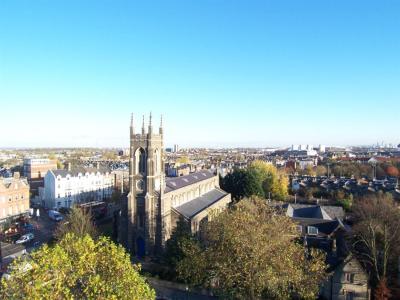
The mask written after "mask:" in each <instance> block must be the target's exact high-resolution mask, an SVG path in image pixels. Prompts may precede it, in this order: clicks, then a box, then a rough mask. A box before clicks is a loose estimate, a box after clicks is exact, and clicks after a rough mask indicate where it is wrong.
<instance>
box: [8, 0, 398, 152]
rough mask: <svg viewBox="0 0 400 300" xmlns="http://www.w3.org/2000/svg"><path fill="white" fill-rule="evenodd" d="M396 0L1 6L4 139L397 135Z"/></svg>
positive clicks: (326, 139) (365, 139)
mask: <svg viewBox="0 0 400 300" xmlns="http://www.w3.org/2000/svg"><path fill="white" fill-rule="evenodd" d="M399 14H400V2H399V1H395V0H393V1H389V0H388V1H369V0H363V1H361V0H360V1H358V0H354V1H349V0H336V1H320V0H309V1H297V0H292V1H289V0H287V1H285V0H283V1H268V0H263V1H239V0H238V1H228V0H226V1H224V0H203V1H187V0H181V1H178V0H171V1H118V0H116V1H109V0H107V1H101V0H96V1H90V0H87V1H78V0H72V1H61V0H60V1H42V0H38V1H22V0H21V1H18V0H4V1H2V3H1V6H0V111H1V123H2V124H1V126H0V148H5V147H127V146H128V145H129V124H130V113H131V112H133V113H134V117H135V124H136V128H137V130H138V131H139V130H140V125H141V119H142V114H146V120H147V118H148V114H149V112H150V111H152V113H153V124H154V127H155V128H158V125H159V118H160V115H161V114H163V119H164V125H165V126H164V132H165V144H166V146H172V145H173V144H178V145H180V146H181V147H247V146H248V147H273V146H290V145H291V144H313V145H318V144H324V145H338V146H346V145H371V144H376V142H382V141H384V142H386V143H388V144H389V143H392V144H395V145H397V144H399V143H400V135H399V128H400V117H399V116H400V55H399V53H400V18H399V17H398V16H399Z"/></svg>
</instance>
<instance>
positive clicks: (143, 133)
mask: <svg viewBox="0 0 400 300" xmlns="http://www.w3.org/2000/svg"><path fill="white" fill-rule="evenodd" d="M145 133H146V132H145V130H144V115H143V122H142V135H145Z"/></svg>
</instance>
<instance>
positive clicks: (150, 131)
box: [149, 112, 153, 134]
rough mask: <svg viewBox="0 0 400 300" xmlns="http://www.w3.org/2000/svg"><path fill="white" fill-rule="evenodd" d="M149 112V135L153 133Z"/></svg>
mask: <svg viewBox="0 0 400 300" xmlns="http://www.w3.org/2000/svg"><path fill="white" fill-rule="evenodd" d="M151 118H152V116H151V112H150V117H149V134H151V133H153V125H152V124H151Z"/></svg>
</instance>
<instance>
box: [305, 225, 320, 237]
mask: <svg viewBox="0 0 400 300" xmlns="http://www.w3.org/2000/svg"><path fill="white" fill-rule="evenodd" d="M307 233H308V234H309V235H318V228H317V227H314V226H308V227H307Z"/></svg>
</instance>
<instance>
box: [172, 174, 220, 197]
mask: <svg viewBox="0 0 400 300" xmlns="http://www.w3.org/2000/svg"><path fill="white" fill-rule="evenodd" d="M214 176H215V174H214V172H213V171H211V170H202V171H199V172H196V173H192V174H189V175H186V176H181V177H170V178H167V179H166V188H165V193H168V192H171V191H174V190H177V189H180V188H183V187H185V186H188V185H191V184H193V183H196V182H200V181H203V180H206V179H209V178H212V177H214Z"/></svg>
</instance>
